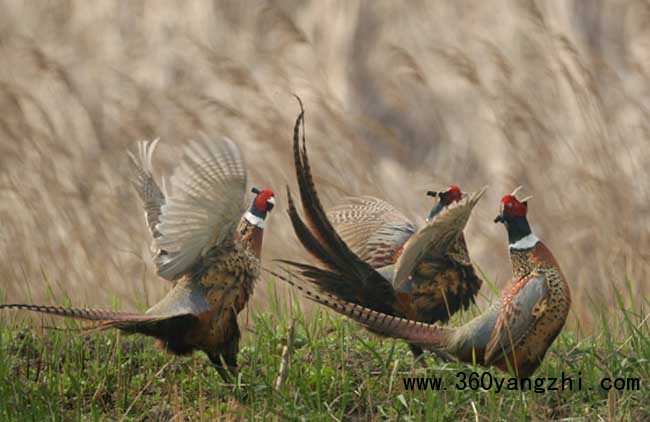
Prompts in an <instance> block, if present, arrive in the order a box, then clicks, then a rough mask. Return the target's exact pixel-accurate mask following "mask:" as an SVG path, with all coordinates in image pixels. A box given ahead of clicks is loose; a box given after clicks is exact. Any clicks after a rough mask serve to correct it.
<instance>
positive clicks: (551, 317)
mask: <svg viewBox="0 0 650 422" xmlns="http://www.w3.org/2000/svg"><path fill="white" fill-rule="evenodd" d="M517 190H518V189H517ZM517 190H515V192H513V193H512V194H510V195H506V196H504V197H503V199H502V200H501V210H500V213H499V215H498V216H497V217H496V219H495V220H494V221H495V223H503V224H504V225H505V227H506V230H507V232H508V240H509V243H510V246H509V251H510V259H511V262H512V273H513V278H512V280H511V282H510V283H509V284H508V285H507V286H506V288H505V289H504V290H503V292H502V294H501V296H500V297H499V299H498V300H496V301H495V302H494V303H493V304H492V306H490V307H489V308H488V309H487V310H486V311H485V312H484V313H483V314H481V315H480V316H478V317H476V318H474V319H473V320H471V321H469V322H468V323H466V324H464V325H462V326H461V327H458V328H445V327H439V326H437V325H432V324H426V323H422V322H419V321H415V320H413V319H405V318H400V317H396V316H392V315H388V314H386V313H382V312H377V311H376V310H374V309H369V308H368V307H364V306H360V305H358V304H356V303H351V302H349V301H347V302H346V301H343V300H341V299H340V298H338V297H336V296H334V295H331V294H329V293H328V292H326V291H322V290H321V291H318V290H310V287H309V286H306V285H305V284H300V285H299V289H300V290H302V291H303V293H304V294H305V295H306V296H307V297H309V298H310V299H312V300H314V301H316V302H318V303H321V304H323V305H325V306H328V307H330V308H331V309H333V310H335V311H337V312H339V313H341V314H343V315H346V316H348V317H350V318H352V319H354V320H355V321H357V322H359V323H361V324H362V325H364V326H366V327H368V328H369V329H371V330H372V331H374V332H377V333H380V334H382V335H385V336H389V337H395V338H401V339H404V340H407V341H409V342H411V343H415V344H418V345H420V346H422V347H423V348H426V349H432V350H438V351H442V352H445V353H447V354H449V355H452V356H455V357H456V358H458V359H459V360H460V361H463V362H468V363H471V362H473V361H474V360H475V361H476V363H478V364H481V365H484V366H496V367H497V368H499V369H501V370H504V371H507V370H510V371H512V372H513V373H514V374H516V375H517V376H520V377H526V376H530V375H531V374H533V373H534V372H535V370H536V369H537V368H538V367H539V365H540V364H541V362H542V361H543V359H544V356H545V355H546V352H547V350H548V349H549V347H550V346H551V345H552V344H553V341H554V340H555V338H556V337H557V336H558V334H559V333H560V331H562V328H563V326H564V323H565V322H566V318H567V315H568V313H569V308H570V306H571V295H570V292H569V285H568V283H567V281H566V279H565V277H564V275H563V273H562V270H561V269H560V267H559V265H558V263H557V261H556V260H555V258H554V257H553V254H552V253H551V251H550V250H549V249H548V247H546V245H545V244H544V243H543V242H542V241H541V240H539V238H537V236H535V235H534V234H533V232H532V231H531V228H530V225H529V223H528V219H527V216H526V215H527V211H528V200H529V199H530V197H528V198H524V199H521V200H519V199H517V197H516V193H517ZM280 277H284V278H285V279H286V280H287V281H289V282H291V283H293V284H296V280H295V279H291V278H289V277H285V276H282V275H280ZM306 281H309V280H306Z"/></svg>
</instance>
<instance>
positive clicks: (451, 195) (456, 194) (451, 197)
mask: <svg viewBox="0 0 650 422" xmlns="http://www.w3.org/2000/svg"><path fill="white" fill-rule="evenodd" d="M462 198H463V192H461V190H460V188H459V187H458V186H457V185H451V186H449V189H447V192H445V202H446V203H447V204H453V203H454V202H456V201H460V200H461V199H462Z"/></svg>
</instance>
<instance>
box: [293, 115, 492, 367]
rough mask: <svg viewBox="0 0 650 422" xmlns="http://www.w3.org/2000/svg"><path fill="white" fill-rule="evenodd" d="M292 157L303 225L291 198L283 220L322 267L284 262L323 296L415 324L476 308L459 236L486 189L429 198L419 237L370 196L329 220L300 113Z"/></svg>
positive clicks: (474, 284)
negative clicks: (288, 221)
mask: <svg viewBox="0 0 650 422" xmlns="http://www.w3.org/2000/svg"><path fill="white" fill-rule="evenodd" d="M301 125H302V126H301ZM301 127H302V147H301V145H300V139H301V137H300V130H301ZM293 151H294V162H295V167H296V175H297V179H298V185H299V190H300V197H301V200H302V205H303V210H304V213H305V215H306V222H305V221H303V219H302V218H301V217H300V215H299V214H298V211H297V209H296V206H295V204H294V201H293V199H292V197H291V193H290V192H288V200H289V209H288V212H289V217H290V219H291V222H292V225H293V228H294V231H295V233H296V235H297V237H298V239H299V240H300V242H301V243H302V245H303V246H304V247H305V249H307V251H308V252H309V253H310V254H311V255H312V256H313V257H315V258H316V259H318V260H319V261H320V262H321V263H322V264H323V265H324V267H325V268H321V267H317V266H314V265H308V264H304V263H298V262H295V261H287V260H283V261H282V262H284V263H286V264H289V265H291V266H292V267H294V269H295V270H296V271H297V272H298V273H299V274H300V275H301V276H302V278H304V279H305V280H308V281H309V282H310V283H312V284H314V285H315V286H317V288H318V289H319V290H321V291H324V292H328V293H331V294H332V295H334V296H336V297H338V298H340V299H342V300H345V301H349V302H353V303H357V304H359V305H362V306H366V307H369V308H371V309H374V310H377V311H380V312H384V313H387V314H390V315H394V316H398V317H406V318H411V319H415V320H417V321H423V322H429V323H431V322H434V321H446V320H447V319H448V318H449V316H450V315H452V314H453V313H455V312H456V311H458V310H459V309H462V308H466V307H467V306H469V305H470V304H471V303H472V302H473V301H474V297H475V295H476V294H477V292H478V290H479V289H480V286H481V281H480V279H479V278H478V277H477V276H476V274H475V273H474V269H473V267H472V264H471V262H470V260H469V254H468V252H467V247H466V245H465V240H464V237H463V234H462V231H463V229H464V227H465V225H466V223H467V221H468V219H469V216H470V214H471V211H472V209H473V208H474V206H475V205H476V203H477V202H478V200H479V199H480V198H481V196H482V195H483V193H484V191H485V189H483V190H481V191H480V192H478V193H475V194H472V195H464V196H465V197H464V198H463V194H462V193H461V191H460V189H459V188H458V187H457V186H452V187H450V188H449V189H448V190H447V191H445V192H441V193H439V194H437V193H430V194H433V195H434V196H437V197H438V198H439V201H438V204H436V206H435V207H434V208H433V209H432V210H431V213H430V215H429V218H428V220H427V223H426V224H425V226H424V227H422V228H421V229H419V230H417V228H416V226H415V225H414V224H413V223H412V222H410V221H409V220H408V219H406V217H404V216H403V214H401V213H400V212H399V211H397V210H396V209H395V208H393V207H392V206H391V205H389V204H388V203H386V202H384V201H382V200H380V199H376V198H372V197H361V198H354V199H352V200H351V202H350V203H349V204H346V205H342V206H339V207H336V208H334V209H332V210H331V211H330V213H329V218H328V215H326V214H325V212H324V211H323V207H322V205H321V202H320V199H319V197H318V194H317V192H316V188H315V186H314V183H313V180H312V175H311V170H310V166H309V161H308V157H307V150H306V146H305V135H304V110H301V113H300V115H299V116H298V119H297V120H296V125H295V128H294V137H293ZM411 349H412V351H413V353H414V354H415V355H416V356H418V355H420V354H421V353H422V350H421V349H420V348H419V346H417V345H412V346H411Z"/></svg>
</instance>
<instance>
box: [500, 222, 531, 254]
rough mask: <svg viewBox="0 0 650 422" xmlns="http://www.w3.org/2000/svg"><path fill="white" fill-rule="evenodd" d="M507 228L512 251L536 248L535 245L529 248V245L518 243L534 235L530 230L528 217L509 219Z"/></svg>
mask: <svg viewBox="0 0 650 422" xmlns="http://www.w3.org/2000/svg"><path fill="white" fill-rule="evenodd" d="M506 228H507V230H508V243H510V249H512V248H516V249H528V248H530V247H532V246H534V244H533V245H531V246H527V244H521V243H518V242H519V241H522V240H523V239H525V238H526V237H527V236H529V235H532V231H531V230H530V225H529V224H528V219H527V218H526V217H507V220H506ZM533 236H534V235H533ZM524 243H526V242H524Z"/></svg>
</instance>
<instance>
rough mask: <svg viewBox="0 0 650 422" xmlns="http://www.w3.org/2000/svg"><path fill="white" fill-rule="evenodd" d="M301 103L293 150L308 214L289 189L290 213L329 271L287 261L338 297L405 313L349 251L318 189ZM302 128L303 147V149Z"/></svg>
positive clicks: (373, 273) (307, 246) (389, 291)
mask: <svg viewBox="0 0 650 422" xmlns="http://www.w3.org/2000/svg"><path fill="white" fill-rule="evenodd" d="M298 101H299V103H300V114H299V115H298V118H297V119H296V123H295V126H294V132H293V151H294V161H295V167H296V178H297V180H298V185H299V190H300V198H301V202H302V206H303V211H304V213H305V215H306V221H307V223H305V222H304V221H303V220H302V219H301V217H300V215H299V214H298V211H297V209H296V206H295V203H294V201H293V198H292V196H291V192H290V191H289V189H287V197H288V202H289V207H288V213H289V217H290V219H291V222H292V226H293V228H294V232H295V233H296V236H297V237H298V239H299V240H300V242H301V243H302V245H303V246H304V247H305V249H307V251H308V252H309V253H310V254H311V255H312V256H314V257H315V258H316V259H318V260H319V261H320V262H322V263H323V264H324V265H325V266H326V267H327V268H328V269H329V270H330V271H326V270H320V269H317V268H315V267H311V266H309V267H304V266H300V265H298V264H297V263H295V262H286V263H287V264H289V265H292V266H294V267H296V268H297V269H298V271H299V272H301V273H302V275H303V276H304V277H306V278H309V279H310V282H312V283H314V284H315V285H318V286H319V288H320V289H322V290H324V291H327V292H329V293H331V294H334V295H335V296H338V297H339V298H341V299H343V300H345V301H349V302H355V303H359V304H362V305H364V306H372V307H373V308H374V309H377V310H379V311H382V312H386V313H390V314H398V315H404V314H405V313H406V310H405V309H401V306H403V305H398V301H397V297H396V294H395V291H394V289H393V287H392V285H391V283H390V281H388V280H386V279H385V278H384V277H383V276H382V275H381V274H379V273H377V272H376V271H375V270H374V269H373V268H372V267H371V266H370V265H369V264H368V263H366V262H364V261H363V260H361V259H360V258H359V257H358V256H356V255H355V254H354V252H352V250H350V248H349V247H348V246H347V245H346V244H345V242H344V241H343V240H342V239H341V237H340V236H339V235H338V233H337V232H336V230H335V229H334V227H333V226H332V224H331V222H330V221H329V219H328V217H327V214H326V213H325V211H324V210H323V207H322V204H321V202H320V199H319V197H318V193H317V192H316V187H315V186H314V182H313V178H312V175H311V169H310V167H309V159H308V157H307V149H306V142H305V128H304V114H305V112H304V109H303V107H302V102H300V99H299V98H298ZM301 128H302V148H301V144H300V142H301Z"/></svg>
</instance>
